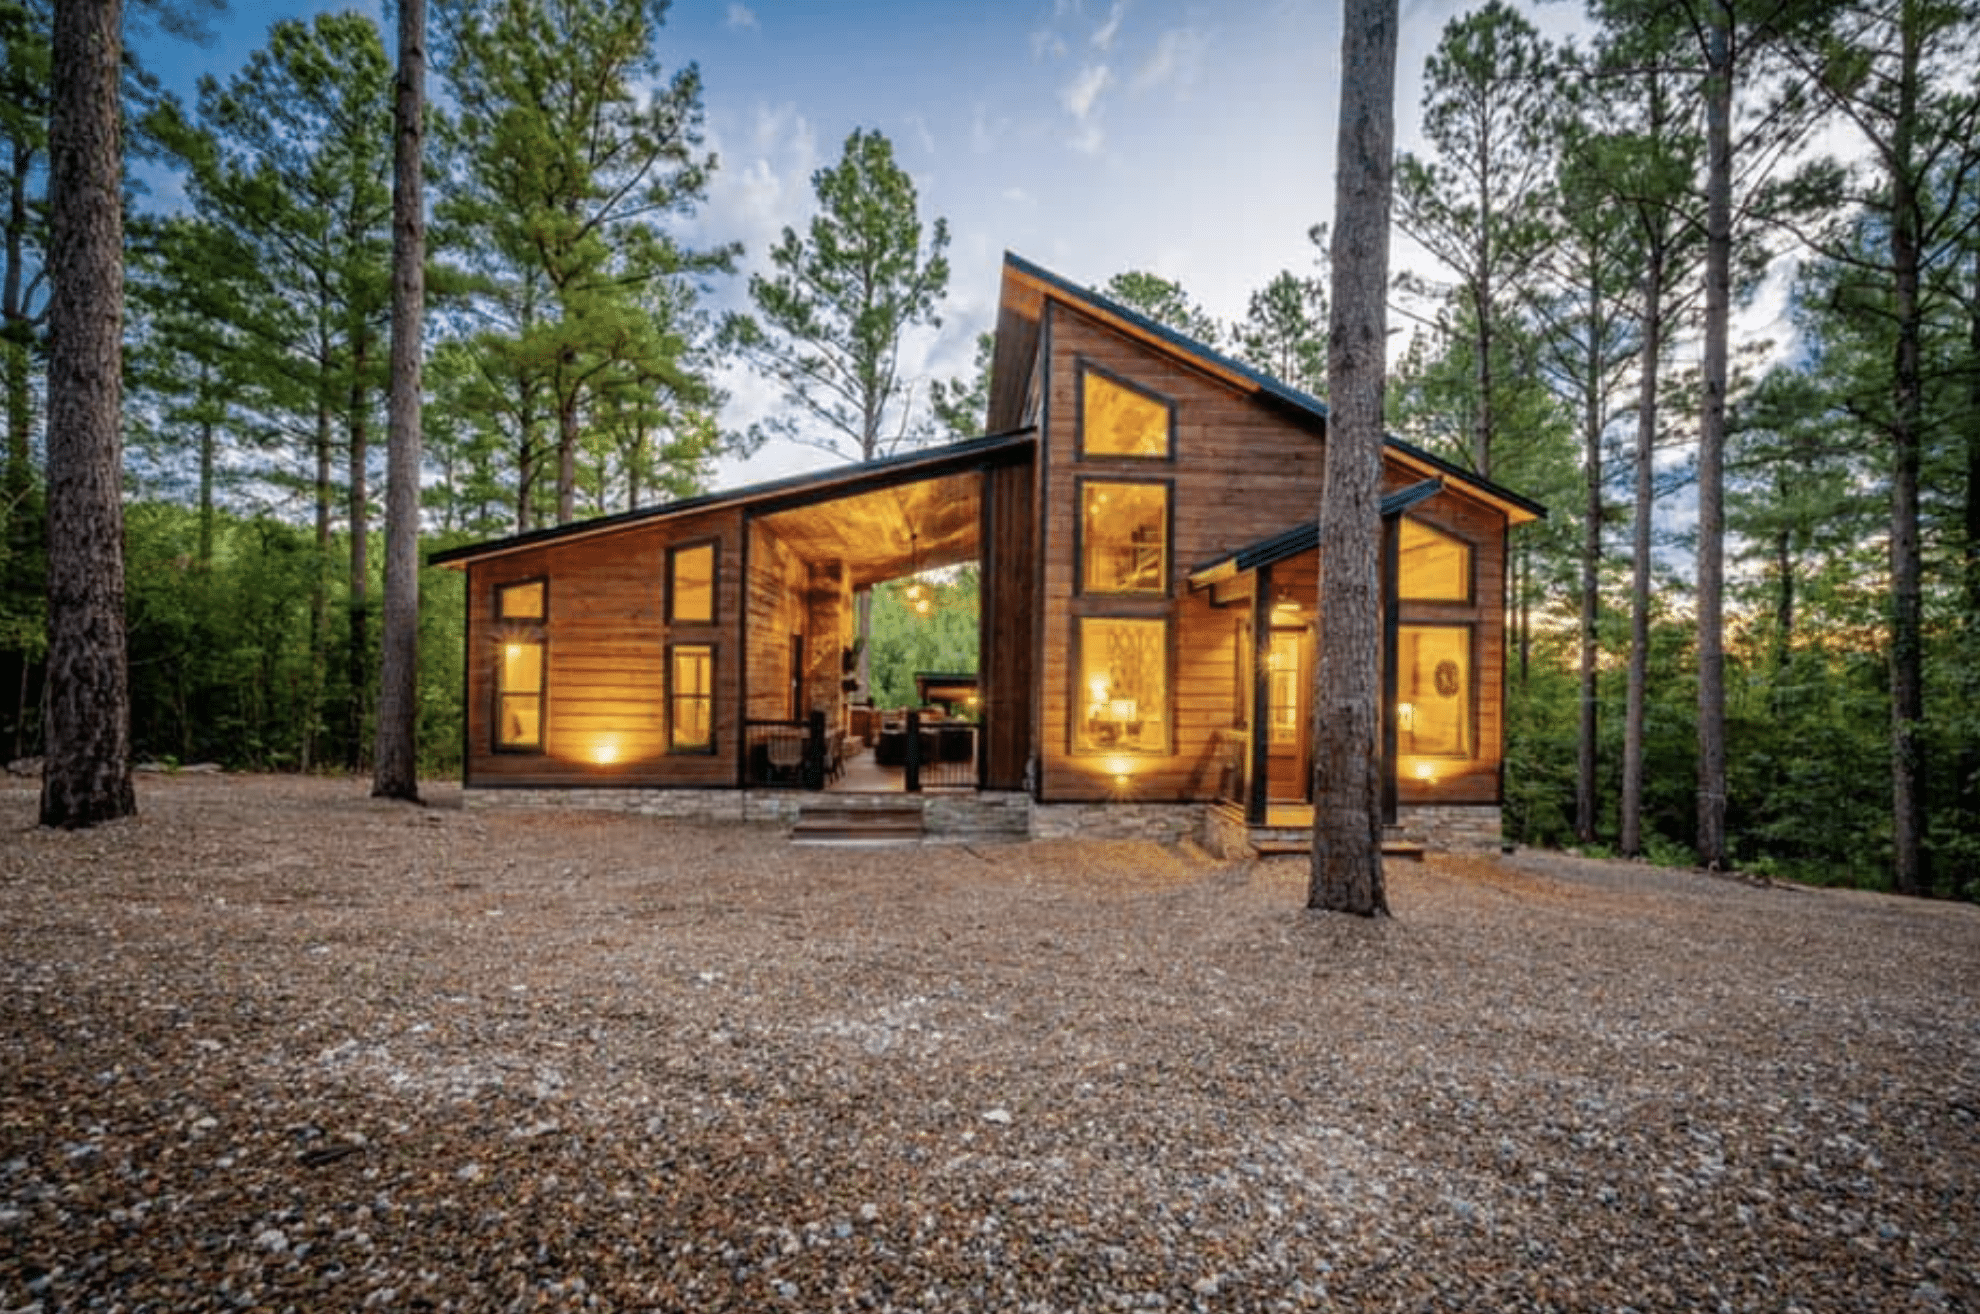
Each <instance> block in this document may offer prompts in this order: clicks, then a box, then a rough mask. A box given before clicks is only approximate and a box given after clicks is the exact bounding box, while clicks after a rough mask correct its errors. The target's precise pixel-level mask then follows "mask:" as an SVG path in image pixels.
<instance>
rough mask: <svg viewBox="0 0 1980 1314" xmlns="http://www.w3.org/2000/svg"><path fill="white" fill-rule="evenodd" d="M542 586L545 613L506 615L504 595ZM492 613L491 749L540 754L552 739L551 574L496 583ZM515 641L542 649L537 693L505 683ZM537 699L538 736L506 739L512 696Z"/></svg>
mask: <svg viewBox="0 0 1980 1314" xmlns="http://www.w3.org/2000/svg"><path fill="white" fill-rule="evenodd" d="M533 585H540V586H541V587H542V589H543V614H542V615H541V616H540V617H535V618H521V617H509V618H504V617H503V615H502V595H503V594H505V593H507V592H509V591H510V590H511V589H523V588H529V587H531V586H533ZM490 603H491V607H492V610H491V615H492V616H493V617H494V622H493V630H492V633H493V634H494V637H495V678H494V679H493V680H492V681H490V686H491V688H490V695H491V698H492V700H493V702H494V707H493V709H492V710H493V719H492V720H491V722H490V724H489V731H490V734H489V739H490V743H491V747H490V751H492V752H496V753H512V754H516V755H519V756H530V757H540V756H542V754H543V751H544V744H545V742H546V741H547V740H548V738H549V735H548V733H547V732H548V730H549V727H550V577H549V576H548V575H533V576H531V577H529V578H528V579H512V580H506V581H504V582H502V583H500V584H496V585H494V586H493V594H492V596H491V598H490ZM511 643H530V644H534V645H536V647H538V648H539V649H541V650H542V655H541V656H540V657H539V658H538V659H537V666H536V692H535V693H534V694H528V693H524V692H522V691H520V690H509V689H505V688H504V687H503V684H502V670H503V657H504V654H503V652H502V649H503V648H506V647H507V646H508V645H509V644H511ZM530 697H534V698H535V699H536V738H535V739H534V740H532V741H530V742H527V743H522V742H515V743H510V742H505V741H504V740H503V738H502V713H503V711H504V710H506V707H507V703H508V700H509V699H511V698H530Z"/></svg>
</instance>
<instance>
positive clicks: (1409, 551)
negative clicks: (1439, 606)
mask: <svg viewBox="0 0 1980 1314" xmlns="http://www.w3.org/2000/svg"><path fill="white" fill-rule="evenodd" d="M1397 532H1398V538H1397V542H1396V547H1397V561H1396V593H1397V596H1399V597H1401V598H1403V599H1405V600H1406V601H1409V602H1470V601H1471V545H1470V544H1469V543H1466V542H1465V541H1464V540H1463V539H1461V538H1457V537H1455V536H1453V535H1450V534H1446V533H1445V532H1444V531H1443V530H1441V529H1435V528H1432V527H1431V526H1429V525H1426V524H1424V523H1423V522H1422V521H1420V520H1414V519H1411V518H1410V517H1409V516H1404V517H1403V519H1402V525H1401V528H1400V529H1399V530H1398V531H1397Z"/></svg>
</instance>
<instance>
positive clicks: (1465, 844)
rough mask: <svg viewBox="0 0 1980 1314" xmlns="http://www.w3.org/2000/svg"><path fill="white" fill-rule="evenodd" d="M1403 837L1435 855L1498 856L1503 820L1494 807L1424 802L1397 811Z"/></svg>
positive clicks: (1399, 829)
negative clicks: (1470, 854) (1476, 854)
mask: <svg viewBox="0 0 1980 1314" xmlns="http://www.w3.org/2000/svg"><path fill="white" fill-rule="evenodd" d="M1396 829H1397V830H1398V831H1400V832H1401V834H1402V837H1403V838H1404V839H1406V840H1411V841H1413V842H1415V843H1417V844H1421V845H1422V846H1423V847H1424V848H1426V849H1428V850H1429V851H1430V852H1432V853H1497V852H1498V851H1499V843H1500V835H1501V821H1500V816H1499V808H1498V805H1497V804H1496V803H1493V804H1475V803H1474V804H1452V803H1445V804H1437V803H1422V804H1417V805H1414V806H1409V807H1398V808H1397V809H1396Z"/></svg>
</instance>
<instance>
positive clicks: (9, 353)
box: [0, 141, 34, 512]
mask: <svg viewBox="0 0 1980 1314" xmlns="http://www.w3.org/2000/svg"><path fill="white" fill-rule="evenodd" d="M13 162H14V163H13V170H12V172H11V174H10V176H9V178H8V187H7V232H6V260H7V267H6V269H5V271H0V346H4V349H5V352H6V355H5V357H4V368H5V370H6V385H5V386H6V398H7V473H6V483H5V486H4V496H5V499H6V502H7V503H8V506H9V509H10V510H13V511H15V512H18V511H19V510H20V509H21V508H20V507H19V506H16V505H14V504H15V503H16V502H24V501H25V490H26V489H27V488H28V486H29V485H30V484H32V483H33V481H34V472H33V461H34V455H33V448H32V440H33V436H34V396H33V392H32V391H31V389H32V384H31V381H30V380H31V378H32V376H33V373H34V351H33V346H34V324H33V321H32V317H31V316H30V315H29V314H28V308H27V295H28V294H27V291H26V288H27V283H26V264H27V237H28V199H27V180H28V171H29V169H30V168H31V167H32V165H33V159H32V152H31V151H30V150H29V149H28V148H27V147H26V146H24V145H23V144H22V143H20V142H18V141H17V142H15V143H14V154H13Z"/></svg>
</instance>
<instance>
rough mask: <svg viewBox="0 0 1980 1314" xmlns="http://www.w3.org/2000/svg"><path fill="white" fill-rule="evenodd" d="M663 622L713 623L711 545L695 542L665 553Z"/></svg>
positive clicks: (713, 593) (713, 591) (713, 564)
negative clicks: (665, 571)
mask: <svg viewBox="0 0 1980 1314" xmlns="http://www.w3.org/2000/svg"><path fill="white" fill-rule="evenodd" d="M667 562H668V572H667V573H668V576H669V580H668V589H667V619H668V620H670V621H672V622H674V623H675V624H687V625H708V624H712V623H713V622H714V620H715V545H714V544H713V543H695V544H692V545H690V546H688V547H677V548H675V549H674V550H673V551H671V552H669V553H668V554H667Z"/></svg>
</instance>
